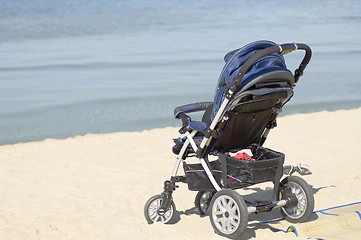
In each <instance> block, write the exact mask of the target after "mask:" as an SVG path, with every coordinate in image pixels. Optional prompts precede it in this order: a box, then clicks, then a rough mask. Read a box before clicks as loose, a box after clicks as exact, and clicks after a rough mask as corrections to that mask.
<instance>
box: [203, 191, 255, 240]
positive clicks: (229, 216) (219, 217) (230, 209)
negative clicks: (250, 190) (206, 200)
mask: <svg viewBox="0 0 361 240" xmlns="http://www.w3.org/2000/svg"><path fill="white" fill-rule="evenodd" d="M220 205H222V206H221V208H220V207H219V206H220ZM208 212H209V218H210V221H211V224H212V227H213V229H214V231H215V232H216V233H217V234H219V235H221V236H223V237H227V238H230V239H236V238H239V237H240V236H241V235H242V234H243V232H244V231H245V230H246V228H247V223H248V210H247V205H246V203H245V201H244V200H243V198H242V197H241V195H239V194H238V193H237V192H236V191H233V190H231V189H222V190H220V191H218V192H216V193H215V194H214V195H213V197H212V200H211V204H210V206H209V211H208Z"/></svg>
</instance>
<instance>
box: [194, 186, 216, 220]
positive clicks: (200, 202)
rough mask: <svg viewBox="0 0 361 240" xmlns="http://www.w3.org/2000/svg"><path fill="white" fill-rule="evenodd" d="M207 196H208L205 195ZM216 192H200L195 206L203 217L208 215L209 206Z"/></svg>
mask: <svg viewBox="0 0 361 240" xmlns="http://www.w3.org/2000/svg"><path fill="white" fill-rule="evenodd" d="M205 194H207V195H205ZM213 195H214V192H210V191H199V192H198V193H197V195H196V198H195V200H194V205H195V206H196V209H197V211H198V213H199V215H201V216H205V215H207V213H208V209H209V205H210V203H211V199H212V196H213Z"/></svg>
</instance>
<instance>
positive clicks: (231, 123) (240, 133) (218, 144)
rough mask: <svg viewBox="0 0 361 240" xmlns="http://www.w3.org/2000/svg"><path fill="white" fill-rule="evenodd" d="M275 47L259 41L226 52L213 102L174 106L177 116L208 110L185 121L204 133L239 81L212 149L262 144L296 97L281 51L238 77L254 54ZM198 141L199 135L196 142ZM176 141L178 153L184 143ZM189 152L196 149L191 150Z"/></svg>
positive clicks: (211, 145)
mask: <svg viewBox="0 0 361 240" xmlns="http://www.w3.org/2000/svg"><path fill="white" fill-rule="evenodd" d="M274 46H276V47H278V45H277V44H275V43H273V42H270V41H257V42H253V43H250V44H248V45H246V46H244V47H242V48H240V49H237V50H234V51H231V52H230V53H228V54H226V55H225V57H224V59H225V62H226V64H225V66H224V68H223V70H222V72H221V74H220V76H219V79H218V83H217V87H216V90H215V94H214V101H213V102H206V103H194V104H188V105H185V106H181V107H178V108H176V109H175V111H174V116H175V117H178V118H182V116H181V115H180V114H182V113H184V112H188V113H189V112H193V111H200V110H206V111H205V114H204V115H203V118H202V121H201V122H197V121H190V119H186V121H185V122H184V123H183V124H184V125H186V124H187V123H188V125H187V127H188V129H193V130H198V131H199V132H204V131H205V129H207V127H209V125H210V123H211V122H212V120H213V119H214V117H215V115H216V113H217V112H218V110H219V108H220V106H221V104H222V102H223V101H224V99H225V98H226V96H227V92H228V91H229V90H230V89H231V88H232V87H233V84H234V82H235V81H239V80H240V82H239V83H238V84H237V87H236V88H235V87H233V88H234V91H235V93H234V95H233V97H232V100H231V102H230V103H229V105H228V106H227V108H226V109H225V110H224V111H225V112H226V114H225V117H226V118H227V117H229V116H232V117H229V120H228V121H227V122H225V123H224V126H223V127H222V128H220V126H219V127H218V129H217V134H218V135H220V136H219V138H218V139H215V138H213V141H212V142H211V143H212V144H210V145H209V146H208V147H209V148H210V150H211V151H214V150H217V151H222V152H227V151H231V150H234V151H235V150H237V149H242V148H246V147H248V146H250V145H251V144H253V143H259V144H261V145H262V144H263V141H264V139H263V138H262V137H261V134H262V133H263V131H264V129H265V128H266V127H267V126H274V124H273V123H272V122H273V121H274V120H275V118H276V116H277V114H278V113H279V112H280V111H281V109H282V106H283V105H284V104H285V103H286V102H287V101H288V100H289V99H290V98H291V97H292V96H293V90H292V89H293V88H294V86H295V81H296V80H295V76H294V75H293V74H292V73H291V72H290V71H289V70H288V69H287V67H286V63H285V60H284V58H283V56H282V55H281V54H280V53H279V52H273V53H271V54H269V55H266V56H263V57H261V58H259V59H257V61H255V62H254V63H253V64H252V65H251V67H250V68H249V69H248V70H247V72H246V73H245V74H244V76H243V78H242V79H237V78H238V76H239V73H240V69H241V68H242V66H243V65H244V63H245V62H246V61H247V60H248V59H249V58H250V57H251V56H253V55H254V54H255V53H257V52H259V51H260V50H263V49H266V48H269V47H274ZM183 118H184V117H183ZM187 121H188V122H187ZM272 124H273V125H272ZM220 125H222V124H220ZM221 132H222V134H220V133H221ZM199 135H200V134H199V133H198V136H199ZM199 141H200V138H198V139H197V141H196V142H197V143H199ZM176 143H177V145H176V146H174V148H173V152H174V153H176V154H178V153H179V150H180V148H181V146H182V143H181V141H180V140H179V139H178V140H176ZM190 152H193V151H192V149H190Z"/></svg>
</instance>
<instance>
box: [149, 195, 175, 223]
mask: <svg viewBox="0 0 361 240" xmlns="http://www.w3.org/2000/svg"><path fill="white" fill-rule="evenodd" d="M162 200H163V198H162V195H161V194H158V195H154V196H153V197H151V198H149V200H148V201H147V202H146V203H145V205H144V217H145V219H146V220H147V222H148V223H149V224H152V223H154V222H159V220H160V222H162V223H164V224H170V223H173V221H174V219H175V216H176V214H175V212H176V207H175V204H174V202H173V201H172V203H171V205H170V208H169V209H168V210H167V211H166V212H165V213H164V214H163V215H160V214H159V213H158V212H157V210H158V208H159V207H160V205H161V204H162ZM168 214H169V215H168Z"/></svg>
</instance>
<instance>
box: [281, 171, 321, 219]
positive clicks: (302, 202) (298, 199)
mask: <svg viewBox="0 0 361 240" xmlns="http://www.w3.org/2000/svg"><path fill="white" fill-rule="evenodd" d="M277 196H278V199H285V198H288V199H291V201H290V204H287V205H286V206H284V207H281V214H282V215H283V216H284V217H285V219H286V220H287V221H289V222H292V223H300V222H305V221H307V220H308V219H309V218H310V217H311V215H312V213H313V209H314V204H315V203H314V197H313V193H312V189H311V187H310V185H309V184H308V183H307V182H306V181H305V180H304V179H302V178H300V177H297V176H289V177H286V178H285V179H283V180H282V182H281V184H280V187H279V189H278V194H277Z"/></svg>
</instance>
